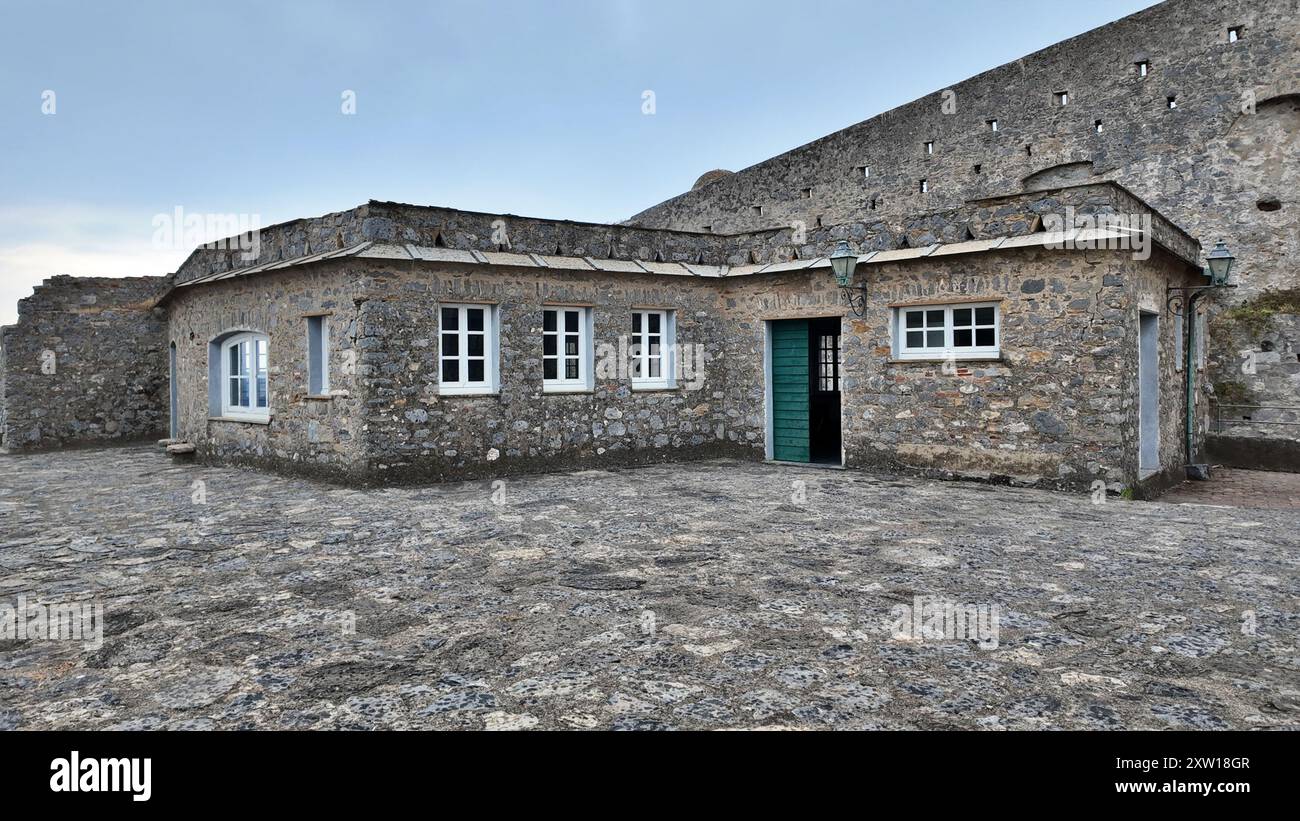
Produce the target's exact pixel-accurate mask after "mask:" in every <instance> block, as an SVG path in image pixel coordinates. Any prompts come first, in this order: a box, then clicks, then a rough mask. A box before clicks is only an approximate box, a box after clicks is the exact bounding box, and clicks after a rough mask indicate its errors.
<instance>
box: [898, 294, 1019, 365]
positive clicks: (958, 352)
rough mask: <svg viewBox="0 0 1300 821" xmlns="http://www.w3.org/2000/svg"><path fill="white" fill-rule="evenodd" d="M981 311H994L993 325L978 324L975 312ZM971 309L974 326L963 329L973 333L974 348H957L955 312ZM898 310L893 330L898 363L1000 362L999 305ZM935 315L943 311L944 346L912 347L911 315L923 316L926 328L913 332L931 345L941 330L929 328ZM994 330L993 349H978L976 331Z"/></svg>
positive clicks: (975, 303)
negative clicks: (909, 339)
mask: <svg viewBox="0 0 1300 821" xmlns="http://www.w3.org/2000/svg"><path fill="white" fill-rule="evenodd" d="M978 308H992V309H993V323H992V324H991V325H989V324H976V317H975V311H976V309H978ZM965 309H970V311H971V324H970V325H963V326H961V327H962V329H965V328H970V329H971V342H972V344H971V345H963V346H961V347H958V346H957V345H956V344H954V336H955V334H954V331H955V330H957V329H955V328H954V326H953V311H961V310H965ZM893 310H894V316H893V323H892V324H893V329H894V358H895V359H997V358H999V357H1001V355H1002V307H1001V305H1000V304H999V303H997V302H956V303H951V304H947V305H900V306H898V307H896V308H894V309H893ZM934 311H943V325H942V331H943V345H941V346H938V347H936V346H932V345H929V344H924V345H921V346H919V347H913V346H909V345H908V344H907V331H908V328H907V315H908V314H909V313H913V312H919V313H921V314H922V316H923V318H922V322H923V325H922V326H921V327H920V328H912V329H911V330H912V331H913V332H916V331H918V330H920V331H922V332H924V333H925V335H926V337H927V338H926V339H924V340H923V341H924V342H926V343H928V342H929V339H928V336H929V332H932V331H936V330H939V329H940V326H938V325H931V324H929V320H930V317H929V314H930V312H934ZM987 328H992V329H993V344H992V345H975V344H973V343H974V341H975V336H976V334H975V331H976V330H977V329H987Z"/></svg>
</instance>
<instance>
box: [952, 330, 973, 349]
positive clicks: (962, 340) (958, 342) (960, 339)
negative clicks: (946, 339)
mask: <svg viewBox="0 0 1300 821" xmlns="http://www.w3.org/2000/svg"><path fill="white" fill-rule="evenodd" d="M971 339H972V336H971V330H970V328H958V329H957V330H955V331H953V332H952V344H953V346H954V347H957V348H969V347H970V343H971Z"/></svg>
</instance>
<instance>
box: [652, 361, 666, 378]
mask: <svg viewBox="0 0 1300 821" xmlns="http://www.w3.org/2000/svg"><path fill="white" fill-rule="evenodd" d="M649 364H650V378H651V379H655V378H658V377H660V376H662V375H663V374H662V373H661V372H660V369H661V368H662V367H663V363H662V361H661V360H660V359H659V357H657V356H655V357H651V359H650V363H649Z"/></svg>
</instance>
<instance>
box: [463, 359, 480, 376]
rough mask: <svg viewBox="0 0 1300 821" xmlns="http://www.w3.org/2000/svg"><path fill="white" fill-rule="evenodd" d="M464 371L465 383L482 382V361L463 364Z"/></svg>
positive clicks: (473, 360) (475, 360) (474, 360)
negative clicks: (466, 373) (465, 374)
mask: <svg viewBox="0 0 1300 821" xmlns="http://www.w3.org/2000/svg"><path fill="white" fill-rule="evenodd" d="M465 369H466V370H467V371H468V375H467V376H466V378H465V381H467V382H482V381H484V379H483V360H482V359H471V360H470V361H469V362H466V363H465Z"/></svg>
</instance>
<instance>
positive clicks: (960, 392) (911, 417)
mask: <svg viewBox="0 0 1300 821" xmlns="http://www.w3.org/2000/svg"><path fill="white" fill-rule="evenodd" d="M867 269H868V271H869V273H867V272H863V273H864V274H865V275H866V277H867V281H868V282H869V283H870V284H869V288H870V290H869V294H870V301H869V305H868V307H867V309H866V311H865V312H864V313H865V314H866V315H865V316H863V317H857V316H855V315H853V314H845V313H844V309H843V308H842V307H841V306H840V305H839V294H838V291H837V289H836V288H835V287H834V286H833V284H832V283H831V282H830V277H829V275H828V274H827V273H826V272H825V271H821V272H815V273H809V274H801V275H789V274H785V275H773V276H759V277H752V278H745V279H737V280H735V281H734V282H727V283H726V287H725V289H724V291H723V298H724V301H725V304H726V307H727V310H728V314H729V316H730V317H731V319H732V323H731V324H732V325H733V326H734V327H735V328H736V333H737V336H736V337H735V338H733V339H732V340H731V345H732V347H731V348H730V349H729V350H728V352H727V354H728V360H729V361H730V362H731V364H732V373H731V374H730V380H731V383H732V384H733V385H737V386H742V388H741V390H738V391H737V392H736V393H735V394H734V395H729V396H728V404H727V411H728V412H729V413H733V414H734V415H739V416H743V417H744V418H745V419H746V423H747V425H748V427H749V428H750V429H751V430H753V429H755V428H756V429H757V430H759V431H760V432H761V431H762V425H763V417H762V415H761V413H757V412H756V409H760V408H761V407H762V403H763V371H762V363H763V358H762V357H763V346H764V340H763V335H764V320H770V319H787V318H797V317H815V316H833V315H837V314H839V315H843V317H844V318H843V320H842V324H841V327H842V332H843V336H842V339H841V345H842V351H843V359H844V362H843V374H844V380H843V383H842V405H843V409H844V411H843V416H842V428H843V434H844V448H845V457H846V464H848V465H849V466H858V467H872V466H875V467H899V466H902V467H907V468H916V469H922V470H931V471H935V472H938V473H943V474H956V475H962V476H973V477H980V478H998V477H1002V478H1012V479H1015V480H1017V481H1021V482H1025V483H1032V484H1038V485H1043V486H1048V487H1068V488H1076V489H1088V488H1089V487H1091V483H1092V482H1093V481H1096V480H1101V481H1104V482H1106V483H1107V484H1108V485H1109V486H1110V488H1111V489H1112V490H1118V489H1120V487H1122V486H1125V487H1127V486H1136V485H1138V481H1139V476H1138V466H1137V311H1138V309H1139V305H1141V307H1143V308H1147V307H1153V308H1154V309H1156V310H1158V311H1161V312H1162V314H1163V313H1164V300H1163V293H1164V283H1165V280H1166V277H1170V278H1173V280H1174V281H1181V280H1182V279H1183V277H1184V275H1185V274H1184V272H1185V270H1186V265H1185V263H1182V262H1181V261H1178V260H1175V259H1174V258H1172V257H1170V256H1169V255H1167V254H1165V253H1163V252H1157V254H1156V256H1155V257H1153V258H1152V259H1151V260H1150V261H1147V262H1142V261H1137V260H1134V259H1132V257H1131V255H1130V254H1127V253H1124V252H1117V251H1052V250H1046V249H1038V250H1020V251H1005V252H991V253H985V254H974V255H963V256H956V257H949V258H945V259H920V260H912V261H907V262H895V263H886V264H882V265H869V266H867ZM860 276H861V274H860ZM1157 293H1158V294H1159V295H1160V297H1159V299H1157V298H1156V295H1157ZM974 297H980V298H983V297H987V299H988V300H989V301H998V302H999V304H1000V306H1001V310H1002V314H1003V316H1002V328H1001V330H1002V342H1001V350H1002V356H1001V359H1000V360H998V361H970V362H958V363H957V365H958V369H957V370H956V371H955V372H953V373H945V372H944V368H943V363H941V362H932V361H895V360H893V359H891V333H890V328H889V319H890V306H891V305H893V304H898V303H905V304H923V303H927V302H935V301H938V302H953V301H958V300H962V299H969V298H974ZM1162 319H1167V314H1166V315H1164V316H1162ZM1160 330H1161V363H1162V368H1161V374H1162V386H1161V397H1160V413H1161V440H1160V441H1161V444H1160V461H1161V465H1162V466H1163V467H1165V468H1166V470H1167V471H1168V472H1169V476H1165V477H1155V482H1156V483H1161V482H1164V481H1167V480H1168V479H1169V478H1170V477H1171V476H1173V475H1177V476H1178V477H1180V478H1181V474H1182V466H1183V464H1184V462H1185V460H1184V458H1183V440H1182V435H1183V430H1184V428H1183V424H1182V418H1183V417H1182V408H1183V404H1182V400H1183V393H1182V384H1183V383H1182V379H1181V374H1180V373H1176V372H1175V370H1174V367H1173V362H1174V350H1175V347H1176V343H1175V340H1174V334H1173V323H1172V322H1171V321H1162V325H1161V329H1160ZM729 436H731V437H732V438H733V439H738V440H740V441H751V442H752V443H753V446H754V447H755V449H759V448H761V446H762V439H761V437H760V438H759V439H758V441H753V440H746V439H745V438H744V430H743V429H740V428H737V427H734V426H733V427H732V428H730V429H729Z"/></svg>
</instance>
